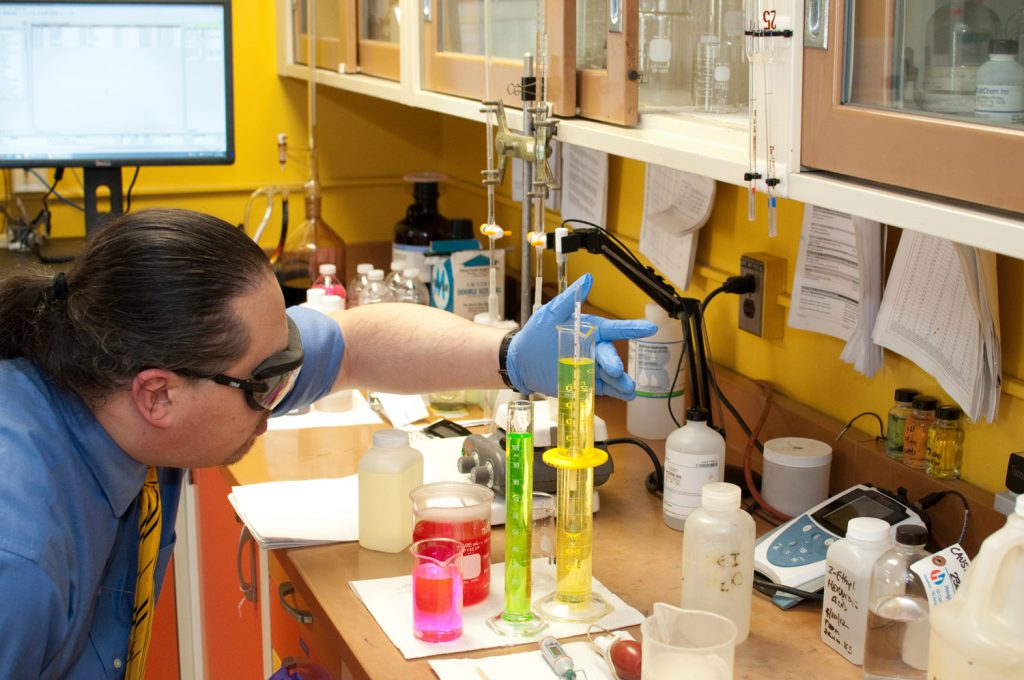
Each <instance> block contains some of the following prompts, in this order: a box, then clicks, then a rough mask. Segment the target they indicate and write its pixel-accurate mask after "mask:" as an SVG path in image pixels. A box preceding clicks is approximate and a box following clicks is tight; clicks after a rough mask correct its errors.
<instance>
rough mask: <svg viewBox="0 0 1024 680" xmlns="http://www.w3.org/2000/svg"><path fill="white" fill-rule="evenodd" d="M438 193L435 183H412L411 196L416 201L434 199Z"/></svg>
mask: <svg viewBox="0 0 1024 680" xmlns="http://www.w3.org/2000/svg"><path fill="white" fill-rule="evenodd" d="M439 193H440V192H439V191H438V189H437V182H414V183H413V185H412V195H413V198H415V199H416V200H417V201H429V200H431V199H435V198H437V196H438V194H439Z"/></svg>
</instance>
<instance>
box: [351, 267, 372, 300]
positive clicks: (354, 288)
mask: <svg viewBox="0 0 1024 680" xmlns="http://www.w3.org/2000/svg"><path fill="white" fill-rule="evenodd" d="M371 271H373V265H372V264H370V263H369V262H362V263H360V264H357V265H356V275H355V276H354V277H352V280H351V281H350V282H349V284H348V306H349V308H350V309H351V308H352V307H358V306H359V291H361V290H362V289H363V286H365V285H366V284H367V283H368V282H369V280H370V279H369V274H370V272H371Z"/></svg>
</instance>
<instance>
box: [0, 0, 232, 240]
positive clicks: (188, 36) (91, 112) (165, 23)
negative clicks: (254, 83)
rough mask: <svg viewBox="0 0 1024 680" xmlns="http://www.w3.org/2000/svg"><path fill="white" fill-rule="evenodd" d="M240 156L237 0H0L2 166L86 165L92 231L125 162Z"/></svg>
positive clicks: (113, 209)
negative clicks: (235, 91)
mask: <svg viewBox="0 0 1024 680" xmlns="http://www.w3.org/2000/svg"><path fill="white" fill-rule="evenodd" d="M234 156H235V147H234V126H233V97H232V77H231V2H230V0H175V1H171V2H167V1H163V2H151V1H148V0H141V1H140V0H134V1H132V2H117V1H114V0H106V1H99V2H97V1H95V0H93V1H91V2H82V1H74V0H64V1H44V2H12V1H10V0H0V167H18V168H36V167H81V168H84V173H83V174H84V185H85V213H86V235H88V234H89V233H91V232H92V231H93V230H95V229H96V228H98V227H99V226H100V225H101V223H102V221H103V219H105V218H107V217H110V216H113V215H116V214H119V213H121V212H122V209H123V208H122V185H121V168H122V167H123V166H140V165H199V164H230V163H233V162H234ZM102 186H106V187H107V188H108V189H109V192H110V212H109V213H100V212H99V211H98V209H97V197H96V191H97V189H98V188H100V187H102Z"/></svg>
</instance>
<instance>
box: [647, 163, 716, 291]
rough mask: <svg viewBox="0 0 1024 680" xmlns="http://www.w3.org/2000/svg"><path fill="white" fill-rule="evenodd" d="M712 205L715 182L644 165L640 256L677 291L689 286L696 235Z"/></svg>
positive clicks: (707, 216)
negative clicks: (656, 269)
mask: <svg viewBox="0 0 1024 680" xmlns="http://www.w3.org/2000/svg"><path fill="white" fill-rule="evenodd" d="M714 204H715V180H713V179H709V178H707V177H700V176H698V175H692V174H690V173H688V172H682V171H681V170H673V169H671V168H664V167H661V166H658V165H651V164H649V163H648V164H647V170H646V174H645V176H644V214H643V219H642V221H641V223H640V252H641V253H643V254H644V255H646V256H647V258H648V259H649V260H650V261H651V264H653V265H654V266H655V267H657V268H658V269H659V270H661V272H662V273H663V274H664V275H665V278H667V279H668V280H669V281H671V282H672V283H674V284H675V285H676V286H678V287H679V288H681V289H684V290H685V289H686V288H688V287H689V286H690V278H691V277H692V276H693V266H694V262H695V260H696V256H697V233H698V232H699V231H700V228H701V227H703V226H704V224H705V223H706V222H707V221H708V218H709V217H711V209H712V208H713V207H714Z"/></svg>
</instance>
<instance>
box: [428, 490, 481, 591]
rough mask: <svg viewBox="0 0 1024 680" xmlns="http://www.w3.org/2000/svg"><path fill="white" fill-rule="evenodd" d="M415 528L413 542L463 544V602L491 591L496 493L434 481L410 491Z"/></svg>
mask: <svg viewBox="0 0 1024 680" xmlns="http://www.w3.org/2000/svg"><path fill="white" fill-rule="evenodd" d="M409 497H410V498H412V512H413V517H414V520H415V523H416V524H415V526H414V527H413V531H412V540H414V541H419V540H421V539H424V538H450V539H454V540H456V541H459V542H460V543H462V545H463V547H464V550H463V558H462V578H463V582H464V587H463V596H462V603H463V604H464V605H465V606H467V607H468V606H469V605H472V604H476V603H478V602H482V601H483V600H486V599H487V595H488V593H490V591H491V501H493V500H494V492H493V491H491V490H490V489H488V488H487V487H486V486H481V485H480V484H472V483H470V482H433V483H432V484H423V485H421V486H418V487H416V488H415V489H413V490H412V491H411V492H409Z"/></svg>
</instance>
